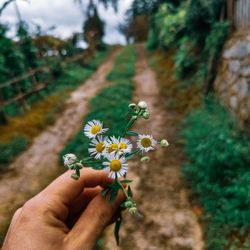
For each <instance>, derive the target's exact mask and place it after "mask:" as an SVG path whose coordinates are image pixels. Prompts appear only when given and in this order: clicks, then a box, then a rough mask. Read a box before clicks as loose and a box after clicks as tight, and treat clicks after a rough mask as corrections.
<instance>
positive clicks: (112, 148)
mask: <svg viewBox="0 0 250 250" xmlns="http://www.w3.org/2000/svg"><path fill="white" fill-rule="evenodd" d="M117 149H118V145H117V144H116V143H112V144H110V146H109V147H108V152H109V153H112V152H114V151H115V150H117Z"/></svg>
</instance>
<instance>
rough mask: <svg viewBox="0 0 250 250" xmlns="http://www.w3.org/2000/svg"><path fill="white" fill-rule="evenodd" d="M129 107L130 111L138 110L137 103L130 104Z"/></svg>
mask: <svg viewBox="0 0 250 250" xmlns="http://www.w3.org/2000/svg"><path fill="white" fill-rule="evenodd" d="M128 107H129V108H130V109H136V107H137V105H136V104H135V103H130V104H129V105H128Z"/></svg>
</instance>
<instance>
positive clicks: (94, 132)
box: [90, 125, 101, 135]
mask: <svg viewBox="0 0 250 250" xmlns="http://www.w3.org/2000/svg"><path fill="white" fill-rule="evenodd" d="M100 131H101V126H100V125H94V126H93V127H92V128H91V131H90V132H91V134H93V135H96V134H97V133H98V132H100Z"/></svg>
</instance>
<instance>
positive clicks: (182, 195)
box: [104, 46, 204, 250]
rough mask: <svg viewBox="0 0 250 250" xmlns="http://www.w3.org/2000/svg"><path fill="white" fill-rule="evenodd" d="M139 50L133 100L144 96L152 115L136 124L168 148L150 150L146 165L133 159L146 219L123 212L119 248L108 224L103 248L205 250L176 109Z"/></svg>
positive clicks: (136, 186)
mask: <svg viewBox="0 0 250 250" xmlns="http://www.w3.org/2000/svg"><path fill="white" fill-rule="evenodd" d="M136 49H137V52H138V61H137V71H136V76H135V78H134V81H135V88H136V89H135V96H134V101H135V102H137V101H139V100H145V101H146V102H147V103H148V106H149V110H150V113H151V117H150V120H149V121H145V120H142V121H140V122H138V123H137V124H136V126H135V127H134V130H135V131H138V132H140V133H148V134H153V135H154V137H155V138H157V139H160V138H166V139H167V140H168V141H169V143H170V146H169V147H168V148H165V149H162V148H159V149H158V150H156V151H154V152H152V153H151V154H150V158H151V162H149V163H147V164H142V163H140V161H139V159H137V160H136V161H133V162H130V164H129V165H130V168H129V173H128V178H129V179H133V180H134V182H133V184H132V187H133V192H134V200H135V201H136V203H137V206H138V208H139V210H140V213H141V214H142V217H141V218H140V219H139V218H135V217H132V216H130V215H128V214H126V213H124V215H125V216H124V217H125V218H124V224H123V225H122V228H121V235H120V237H121V244H120V246H119V247H117V246H116V244H115V241H114V237H113V227H110V228H108V230H107V231H106V234H105V237H104V249H106V250H115V249H120V250H123V249H124V250H125V249H126V250H127V249H136V250H161V249H166V250H202V249H203V248H204V242H203V238H202V230H201V226H200V224H199V222H198V217H197V216H196V214H195V213H194V212H195V208H193V207H192V206H191V205H190V201H189V200H188V191H187V188H186V187H185V182H184V180H183V179H182V176H181V165H182V164H183V162H184V155H183V153H182V150H181V146H180V145H179V144H178V140H179V138H178V131H177V128H176V119H177V118H176V112H175V111H174V110H173V109H169V110H168V108H166V106H165V105H164V103H165V101H164V100H163V96H162V93H161V91H160V87H159V85H158V83H157V80H156V76H155V74H154V72H153V71H152V70H151V69H150V67H149V66H148V62H147V55H146V52H145V50H144V49H143V47H142V46H137V47H136Z"/></svg>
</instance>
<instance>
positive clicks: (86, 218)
mask: <svg viewBox="0 0 250 250" xmlns="http://www.w3.org/2000/svg"><path fill="white" fill-rule="evenodd" d="M124 200H125V195H124V194H123V192H122V191H119V193H118V196H117V198H116V200H115V202H114V203H112V204H111V203H110V202H109V199H108V197H106V198H103V197H102V196H101V195H97V196H96V197H95V198H94V199H93V200H92V201H91V202H90V203H89V205H88V207H87V208H86V209H85V211H84V213H83V214H82V215H81V216H80V218H79V220H78V221H77V222H76V224H75V226H74V227H73V228H72V230H71V231H70V233H69V234H68V238H69V241H70V244H79V245H77V246H74V247H75V248H72V249H80V246H82V245H84V246H85V248H86V249H92V248H93V246H94V244H95V242H96V240H97V238H98V237H99V235H100V234H101V233H102V231H103V230H104V228H105V227H106V226H107V225H108V224H109V223H110V221H111V220H112V218H113V217H114V216H115V214H116V212H117V210H118V209H119V206H120V204H121V202H122V201H124Z"/></svg>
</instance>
